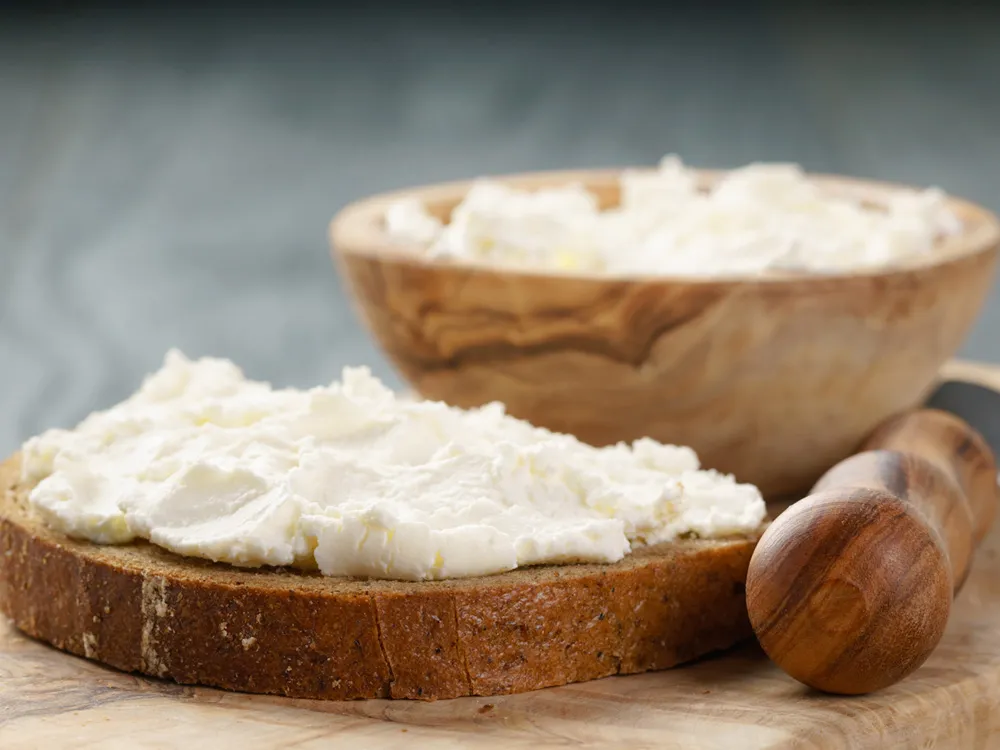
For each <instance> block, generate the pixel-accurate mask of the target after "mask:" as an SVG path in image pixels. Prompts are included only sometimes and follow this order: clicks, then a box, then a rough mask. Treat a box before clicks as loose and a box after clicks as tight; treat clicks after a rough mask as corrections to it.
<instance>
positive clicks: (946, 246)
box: [331, 171, 1000, 495]
mask: <svg viewBox="0 0 1000 750" xmlns="http://www.w3.org/2000/svg"><path fill="white" fill-rule="evenodd" d="M617 174H618V173H617V172H614V171H599V172H593V173H588V172H571V173H547V174H542V175H527V176H518V177H514V178H509V179H510V181H511V182H513V183H514V184H518V185H521V186H526V187H532V186H539V185H552V184H559V183H563V182H566V181H567V180H578V181H581V182H583V183H584V184H585V185H587V186H588V187H589V188H591V189H592V190H594V191H595V192H597V193H598V194H599V195H600V196H601V199H602V202H603V203H605V204H608V205H609V204H613V203H614V202H615V200H616V189H617ZM823 179H826V180H828V181H829V183H830V184H831V185H834V186H836V187H837V189H842V190H847V191H855V192H859V193H860V194H862V195H864V196H865V197H866V198H868V199H871V200H876V199H877V197H878V195H880V194H882V193H884V191H888V190H892V189H895V188H893V187H892V186H884V185H876V184H872V183H859V182H857V181H850V180H836V179H834V178H823ZM467 189H468V183H454V184H449V185H443V186H433V187H430V188H424V189H418V190H414V191H410V192H407V193H405V194H406V195H416V196H418V197H419V198H421V199H422V200H425V201H426V202H427V204H428V206H429V207H430V208H431V209H432V210H433V211H435V212H436V213H437V214H438V215H440V216H446V215H447V214H448V212H449V210H450V207H451V206H453V205H455V204H456V203H457V202H458V201H459V200H460V199H461V197H462V195H464V192H465V191H466V190H467ZM403 194H404V193H395V194H391V195H388V196H377V197H375V198H372V199H369V200H366V201H361V202H359V203H356V204H354V205H352V206H349V207H347V208H346V209H344V210H343V211H342V212H340V214H338V216H337V217H336V219H335V220H334V222H333V224H332V226H331V241H332V245H333V247H334V258H335V260H336V263H337V266H338V268H339V270H340V273H341V277H342V279H343V281H344V283H345V285H346V286H347V288H348V289H349V291H350V294H351V296H352V298H353V301H354V304H355V307H356V309H357V310H358V312H359V314H360V316H361V318H362V320H363V321H364V322H365V324H366V325H367V327H368V329H369V330H370V331H371V333H372V335H373V336H374V338H375V340H376V341H377V342H378V343H379V345H380V346H381V347H382V348H383V349H384V351H385V352H386V354H387V355H388V357H389V358H390V359H391V361H392V362H393V363H394V365H395V366H396V367H397V368H398V369H399V371H400V372H401V374H402V375H403V376H404V377H405V378H406V379H407V380H408V381H409V383H410V384H411V385H412V386H413V387H414V388H415V389H416V390H417V391H418V392H419V394H420V395H422V396H424V397H426V398H432V399H441V400H446V401H448V402H450V403H452V404H455V405H458V406H462V407H472V406H476V405H479V404H483V403H486V402H489V401H494V400H497V401H502V402H504V403H505V404H506V405H507V408H508V410H509V412H510V413H511V414H513V415H514V416H517V417H520V418H523V419H527V420H529V421H531V422H533V423H535V424H538V425H541V426H544V427H548V428H550V429H554V430H559V431H565V432H569V433H573V434H575V435H577V436H578V437H579V438H580V439H582V440H585V441H587V442H590V443H593V444H596V445H604V444H609V443H614V442H617V441H620V440H625V441H630V440H634V439H636V438H639V437H643V436H649V437H652V438H655V439H657V440H660V441H663V442H669V443H679V444H685V445H690V446H691V447H693V448H694V449H695V450H696V451H697V452H698V454H699V455H700V457H701V458H702V461H703V464H704V465H706V466H710V467H714V468H718V469H720V470H722V471H726V472H733V473H735V474H736V476H737V477H738V478H739V479H740V480H742V481H747V482H753V483H756V484H758V485H759V486H760V487H761V489H762V490H763V491H764V492H765V493H766V494H769V495H779V494H783V493H790V492H796V491H801V490H803V489H805V488H808V487H809V486H810V484H811V483H812V482H813V481H815V480H816V479H817V478H818V477H819V475H820V474H821V473H822V472H823V470H824V469H826V468H827V467H829V466H830V465H832V464H834V463H836V462H837V461H839V460H841V459H842V458H845V457H846V456H847V455H849V454H850V453H851V452H852V451H854V450H855V449H856V448H857V447H858V444H859V443H860V441H861V440H863V439H864V437H865V436H866V435H867V434H868V433H869V432H870V431H871V430H872V429H874V427H875V426H876V425H877V424H878V423H879V422H881V421H882V420H884V419H885V418H887V417H889V416H890V415H892V414H894V413H897V412H901V411H904V410H907V409H909V408H912V407H914V406H915V405H917V404H918V403H920V402H921V400H922V399H923V398H924V397H926V395H927V394H928V392H929V389H930V388H931V387H932V386H933V384H934V382H935V378H936V376H937V373H938V370H939V368H940V367H941V366H942V364H943V363H944V362H945V361H946V360H947V359H948V358H949V357H950V356H951V355H952V354H953V353H954V352H955V351H956V350H957V348H958V347H959V346H960V345H961V343H962V341H963V340H964V338H965V336H966V334H967V333H968V331H969V329H970V328H971V326H972V324H973V322H974V321H975V318H976V316H977V314H978V313H979V310H980V308H981V306H982V304H983V301H984V300H985V297H986V295H987V293H988V291H989V289H990V286H991V284H992V278H993V274H994V271H995V267H996V262H997V250H998V247H1000V225H998V222H997V220H996V218H995V217H994V216H993V215H992V214H990V213H988V212H986V211H984V210H982V209H980V208H978V207H976V206H974V205H971V204H969V203H967V202H964V201H961V200H957V199H955V200H953V202H952V205H953V207H954V209H955V210H956V211H957V212H958V213H959V215H960V216H961V217H962V218H963V220H964V221H965V222H966V224H967V231H966V232H965V233H963V234H962V235H960V236H957V237H954V238H950V239H949V240H947V241H945V242H943V243H942V247H941V248H940V251H939V252H938V253H937V254H935V255H934V257H933V259H921V260H919V261H916V262H913V263H911V264H910V265H908V266H905V267H901V268H896V269H893V270H883V271H875V270H872V271H865V272H859V273H854V274H840V275H794V274H783V275H779V274H774V275H771V276H764V277H759V278H753V279H748V278H742V279H741V278H708V279H705V278H680V277H634V278H612V277H602V276H599V275H594V274H576V275H569V274H565V273H552V274H545V273H539V272H527V271H511V270H499V269H495V268H489V267H484V266H476V265H472V264H467V263H454V262H442V261H431V260H427V259H424V258H422V257H421V256H420V255H419V253H417V252H414V249H413V248H403V247H399V246H397V245H394V244H393V243H392V242H391V241H390V240H389V238H388V237H387V236H386V233H385V231H384V228H383V226H382V216H383V215H384V211H385V207H386V205H388V202H389V201H390V200H393V199H394V198H398V197H400V196H401V195H403Z"/></svg>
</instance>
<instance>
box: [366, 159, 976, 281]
mask: <svg viewBox="0 0 1000 750" xmlns="http://www.w3.org/2000/svg"><path fill="white" fill-rule="evenodd" d="M620 186H621V202H620V205H619V206H616V207H614V208H610V209H607V210H601V208H600V206H599V205H598V202H597V200H596V199H595V197H594V195H592V194H591V193H590V192H588V191H587V190H586V189H584V188H583V187H582V186H581V185H576V184H570V185H564V186H561V187H554V188H546V189H539V190H534V191H528V190H518V189H514V188H511V187H509V186H506V185H504V184H501V183H500V182H498V181H493V180H489V179H481V180H478V181H476V182H475V183H474V184H473V186H472V187H471V189H470V190H469V191H468V193H467V194H466V196H465V198H464V199H463V200H462V201H461V202H460V203H459V204H458V205H457V206H456V207H455V209H454V210H453V211H452V214H451V216H450V219H449V221H448V223H443V222H441V221H440V220H439V219H437V218H436V217H434V216H432V215H431V214H430V213H429V212H428V211H427V210H426V208H425V207H424V206H423V205H422V204H421V203H420V202H419V201H418V200H416V199H415V198H409V199H404V200H400V201H398V202H395V203H394V204H392V205H391V206H390V208H389V210H388V211H387V214H386V217H385V220H386V229H387V231H388V233H389V236H390V237H391V238H392V239H393V240H394V241H398V242H400V243H406V244H409V245H412V246H414V247H418V248H420V249H421V250H422V251H423V252H424V253H426V254H427V255H428V256H430V257H434V258H442V259H444V258H454V259H459V260H466V261H476V262H484V263H488V264H494V265H501V266H520V267H526V268H539V269H544V270H552V271H576V270H583V271H588V272H598V273H608V274H618V275H627V274H654V275H656V274H660V275H682V276H692V275H695V276H698V275H718V274H755V273H760V272H764V271H768V270H786V271H788V270H792V271H809V272H835V271H843V270H850V269H856V268H866V267H881V266H888V265H893V264H896V263H898V262H900V261H903V260H906V259H908V258H913V257H916V256H920V255H925V254H927V253H930V252H932V251H933V249H934V247H935V245H936V243H937V242H938V241H939V240H940V239H941V238H942V237H944V236H947V235H949V234H953V233H955V232H958V231H960V230H961V222H960V220H959V219H958V218H957V217H956V216H955V215H954V213H953V212H952V211H951V210H950V208H949V206H948V204H947V200H946V196H945V195H944V193H943V192H942V191H940V190H938V189H927V190H922V191H908V190H900V191H898V192H894V193H892V194H891V195H889V196H888V198H887V199H886V202H885V205H882V206H872V205H867V204H865V203H864V202H862V201H861V200H859V199H856V198H852V197H849V196H847V195H844V194H841V193H839V192H838V193H834V192H833V191H831V190H830V189H829V188H824V187H823V186H821V185H820V184H819V183H818V182H817V181H815V180H811V179H809V177H808V175H806V174H805V173H804V172H803V171H802V169H801V168H800V167H799V166H798V165H795V164H765V163H755V164H750V165H747V166H745V167H742V168H740V169H736V170H733V171H731V172H729V173H728V174H726V175H725V176H724V177H723V178H722V179H721V180H720V181H719V182H718V183H717V184H716V185H714V186H713V187H712V188H711V189H708V190H701V189H699V187H698V185H697V182H696V177H695V173H694V172H693V171H692V170H689V169H687V168H685V167H684V165H683V164H682V163H681V161H680V160H679V159H678V158H677V157H676V156H667V157H665V158H664V159H663V160H662V161H661V163H660V165H659V168H658V169H656V170H651V171H639V170H626V171H624V172H623V173H622V176H621V179H620Z"/></svg>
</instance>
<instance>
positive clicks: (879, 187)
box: [327, 165, 1000, 284]
mask: <svg viewBox="0 0 1000 750" xmlns="http://www.w3.org/2000/svg"><path fill="white" fill-rule="evenodd" d="M626 171H629V172H638V173H654V172H655V171H656V167H651V166H648V165H646V166H622V167H603V168H594V169H559V170H539V171H526V172H508V173H499V174H483V175H481V176H478V177H473V178H466V179H459V180H446V181H441V182H433V183H424V184H420V185H415V186H410V187H403V188H397V189H393V190H387V191H381V192H378V193H374V194H371V195H368V196H366V197H364V198H360V199H357V200H354V201H351V202H350V203H347V204H346V205H344V206H343V207H342V208H340V209H339V210H338V211H337V212H336V214H335V215H334V217H333V219H332V220H331V221H330V223H329V226H328V236H327V239H328V241H329V243H330V249H331V252H332V253H333V255H334V257H335V258H337V257H338V256H359V257H369V258H372V257H374V258H378V259H379V260H382V261H386V262H393V263H399V264H403V265H411V266H418V267H421V268H427V269H438V270H442V271H444V270H454V271H460V272H464V273H477V272H478V273H501V274H503V275H504V276H508V277H520V278H525V279H528V278H531V279H544V280H556V279H560V280H567V281H577V282H580V281H601V282H645V283H650V282H661V283H662V282H674V283H683V284H719V283H727V282H728V283H733V282H738V283H744V284H745V283H753V284H758V283H759V284H788V283H803V282H807V281H835V280H838V279H853V278H878V277H888V276H896V275H899V274H902V273H907V272H914V271H918V270H926V269H933V268H938V267H941V266H946V265H949V264H951V263H954V262H957V261H960V260H963V259H967V258H970V257H973V256H977V255H980V254H987V253H990V252H996V251H997V250H1000V218H998V216H997V215H996V214H995V213H994V212H992V211H990V210H989V209H988V208H986V207H985V206H982V205H981V204H978V203H975V202H973V201H970V200H968V199H966V198H963V197H961V196H958V195H954V194H951V193H945V201H946V204H947V205H948V207H949V208H951V210H952V211H954V212H955V214H956V215H958V217H959V218H960V219H961V220H962V222H963V224H964V227H963V230H962V231H960V232H959V233H957V234H955V235H951V236H947V237H945V238H943V239H941V240H939V241H938V242H937V243H936V244H937V247H936V248H935V249H934V251H932V252H931V253H928V254H926V255H916V256H913V257H912V258H908V259H905V260H903V261H901V262H899V263H894V264H891V265H883V266H872V267H865V268H854V269H838V270H834V271H822V270H821V271H812V270H805V271H795V270H768V271H765V272H761V273H746V272H744V273H727V274H719V273H713V274H690V275H685V274H677V273H672V274H665V273H642V272H638V273H637V272H631V273H607V272H601V271H586V270H564V269H546V268H535V267H530V266H517V267H510V266H502V265H498V264H493V263H489V262H483V261H476V260H469V259H466V258H459V259H454V258H448V259H439V258H428V257H427V256H426V255H424V254H423V253H422V252H420V251H421V249H422V248H421V246H420V245H418V244H414V243H408V242H401V241H399V240H395V239H391V238H390V237H389V236H388V232H387V231H386V230H385V224H384V216H385V212H386V209H387V208H388V207H389V205H391V204H392V203H394V202H396V201H398V200H400V199H403V198H416V199H418V200H420V201H423V202H430V203H441V202H444V203H451V204H453V205H454V204H457V203H458V202H459V201H461V199H462V197H463V196H464V195H465V193H466V192H468V190H469V189H470V188H471V187H472V186H473V185H474V184H476V183H477V182H479V181H481V180H484V179H487V180H490V181H492V182H501V183H504V184H506V185H511V186H515V187H521V188H527V189H532V188H540V187H552V186H557V185H566V184H571V183H579V184H582V186H583V187H584V188H587V189H590V188H591V187H593V186H594V185H599V186H603V187H605V188H613V187H617V184H618V181H619V178H620V177H621V175H622V174H623V173H624V172H626ZM690 171H691V172H692V173H694V175H695V178H696V180H697V181H698V182H699V184H701V185H707V184H711V182H713V181H714V180H717V179H719V178H720V177H721V176H723V175H725V174H728V173H729V172H732V171H733V170H732V169H698V168H693V167H692V168H690ZM803 173H804V175H805V177H806V178H807V179H809V180H813V181H816V182H818V183H820V184H822V185H828V186H831V187H833V188H834V189H835V190H841V191H847V192H848V193H851V194H854V195H856V196H859V197H862V198H863V199H864V198H868V199H870V200H872V201H873V202H878V197H879V196H882V197H883V198H884V197H885V196H887V195H889V194H892V193H900V192H913V191H919V190H923V189H926V188H925V187H920V186H917V185H913V184H908V183H902V182H892V181H886V180H875V179H868V178H862V177H852V176H848V175H842V174H835V173H826V172H809V171H804V172H803Z"/></svg>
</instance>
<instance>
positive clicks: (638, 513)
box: [22, 351, 765, 580]
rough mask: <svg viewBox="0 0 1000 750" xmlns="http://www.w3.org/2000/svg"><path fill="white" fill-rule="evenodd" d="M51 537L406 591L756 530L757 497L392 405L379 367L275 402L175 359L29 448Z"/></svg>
mask: <svg viewBox="0 0 1000 750" xmlns="http://www.w3.org/2000/svg"><path fill="white" fill-rule="evenodd" d="M22 457H23V458H22V460H23V463H22V465H23V478H24V479H25V480H26V481H29V482H36V481H37V484H36V485H35V486H34V488H33V489H32V490H31V492H30V494H29V502H30V505H31V506H32V507H34V508H35V509H36V510H37V512H38V513H39V514H40V515H41V516H42V518H43V519H44V520H45V521H46V522H47V523H48V524H50V525H51V526H53V527H54V528H56V529H58V530H60V531H62V532H64V533H66V534H68V535H71V536H74V537H82V538H84V539H89V540H92V541H94V542H98V543H106V544H115V543H123V542H128V541H130V540H132V539H134V538H137V537H138V538H144V539H148V540H150V541H152V542H153V543H155V544H157V545H160V546H162V547H164V548H166V549H168V550H171V551H173V552H175V553H177V554H180V555H188V556H193V557H200V558H207V559H210V560H215V561H223V562H227V563H231V564H234V565H240V566H260V565H279V566H280V565H285V566H297V567H301V568H307V569H308V568H316V567H318V568H319V570H320V571H322V572H323V573H325V574H327V575H348V576H366V577H373V578H395V579H403V580H422V579H439V578H452V577H462V576H473V575H484V574H490V573H496V572H500V571H505V570H511V569H513V568H516V567H519V566H525V565H534V564H540V563H565V562H578V561H589V562H613V561H616V560H620V559H621V558H622V557H623V556H624V555H626V554H628V553H629V551H630V550H631V549H632V548H633V547H634V546H635V545H642V544H653V543H657V542H663V541H670V540H674V539H676V538H677V537H678V536H680V535H685V534H694V535H697V536H701V537H717V536H722V535H728V534H739V533H746V532H750V531H753V530H754V529H756V528H757V527H758V526H759V525H760V524H761V522H762V520H763V518H764V515H765V507H764V503H763V500H762V499H761V496H760V493H759V492H758V491H757V489H756V488H755V487H753V486H751V485H747V484H738V483H737V482H736V481H734V479H733V478H732V477H729V476H723V475H720V474H718V473H716V472H714V471H703V470H699V464H698V459H697V457H696V455H695V453H694V452H693V451H692V450H691V449H689V448H685V447H677V446H669V445H661V444H659V443H656V442H654V441H652V440H648V439H644V440H639V441H637V442H636V443H635V444H633V445H632V446H627V445H616V446H612V447H605V448H594V447H592V446H588V445H586V444H584V443H581V442H580V441H578V440H576V439H575V438H573V437H571V436H568V435H562V434H556V433H552V432H550V431H547V430H544V429H539V428H536V427H534V426H532V425H530V424H528V423H527V422H524V421H521V420H518V419H514V418H513V417H511V416H509V415H507V414H505V413H504V410H503V407H502V406H500V405H499V404H491V405H488V406H485V407H482V408H479V409H471V410H462V409H458V408H454V407H450V406H448V405H446V404H443V403H438V402H419V401H409V400H406V399H397V398H396V397H395V395H394V394H393V393H392V392H391V391H390V390H388V389H387V388H385V387H384V386H383V385H382V384H381V383H380V382H379V381H378V380H377V379H376V378H374V377H373V376H372V375H371V374H370V373H369V371H368V370H367V369H365V368H346V369H345V370H344V371H343V376H342V380H341V381H340V382H334V383H333V384H331V385H330V386H328V387H319V388H313V389H310V390H295V389H272V388H271V386H270V385H269V384H267V383H261V382H254V381H250V380H247V379H246V378H245V377H244V376H243V373H242V372H241V371H240V370H239V368H237V367H236V366H235V365H234V364H233V363H231V362H229V361H226V360H221V359H213V358H205V359H200V360H196V361H191V360H189V359H187V358H186V357H184V356H183V355H182V354H181V353H179V352H177V351H171V352H169V353H168V354H167V356H166V359H165V361H164V364H163V367H162V369H160V370H159V371H158V372H157V373H155V374H153V375H151V376H149V377H148V378H146V380H145V381H144V383H143V385H142V387H141V388H140V389H139V390H138V391H137V392H136V393H135V394H134V395H133V396H131V397H130V398H128V399H127V400H125V401H123V402H122V403H120V404H118V405H116V406H114V407H112V408H110V409H108V410H107V411H101V412H95V413H94V414H92V415H90V416H89V417H87V419H85V420H84V421H83V422H82V423H80V424H79V425H78V426H77V427H76V428H75V429H73V430H63V429H55V430H50V431H48V432H46V433H44V434H42V435H40V436H38V437H35V438H32V439H31V440H28V441H27V442H26V443H25V445H24V446H23V452H22Z"/></svg>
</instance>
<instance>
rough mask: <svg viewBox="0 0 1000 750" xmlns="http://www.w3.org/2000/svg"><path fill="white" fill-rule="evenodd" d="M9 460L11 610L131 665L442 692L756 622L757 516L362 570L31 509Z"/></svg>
mask: <svg viewBox="0 0 1000 750" xmlns="http://www.w3.org/2000/svg"><path fill="white" fill-rule="evenodd" d="M19 470H20V459H19V457H18V456H17V455H15V456H13V457H11V458H10V459H8V460H7V461H5V462H4V463H3V464H0V489H2V495H0V611H3V612H4V613H5V614H6V615H7V616H8V617H9V618H10V619H11V620H12V621H13V623H14V625H15V626H16V627H17V628H18V629H19V630H21V631H23V632H24V633H26V634H27V635H29V636H32V637H34V638H37V639H39V640H41V641H44V642H46V643H49V644H51V645H53V646H55V647H56V648H59V649H62V650H64V651H67V652H70V653H73V654H77V655H79V656H83V657H86V658H88V659H91V660H94V661H97V662H101V663H104V664H106V665H109V666H111V667H114V668H116V669H119V670H123V671H126V672H138V673H142V674H145V675H149V676H153V677H160V678H165V679H171V680H174V681H176V682H178V683H182V684H198V685H206V686H212V687H219V688H224V689H229V690H235V691H240V692H248V693H263V694H275V695H285V696H290V697H297V698H319V699H333V700H346V699H363V698H396V699H418V700H437V699H444V698H455V697H460V696H469V695H476V696H490V695H500V694H508V693H520V692H526V691H530V690H536V689H540V688H544V687H552V686H557V685H565V684H570V683H576V682H583V681H588V680H593V679H597V678H601V677H607V676H611V675H616V674H632V673H638V672H645V671H650V670H661V669H667V668H670V667H674V666H677V665H679V664H682V663H685V662H688V661H691V660H693V659H696V658H698V657H701V656H704V655H705V654H708V653H710V652H713V651H717V650H721V649H725V648H728V647H730V646H732V645H734V644H736V643H738V642H740V641H742V640H744V639H745V638H747V637H749V636H750V635H751V633H752V631H751V628H750V624H749V620H748V617H747V612H746V604H745V582H746V573H747V568H748V565H749V562H750V557H751V555H752V553H753V549H754V546H755V544H756V542H757V539H758V538H759V534H755V535H752V536H749V537H741V538H732V539H725V540H684V541H680V542H677V543H674V544H667V545H660V546H658V547H651V548H645V549H642V550H638V551H636V552H634V553H632V554H630V555H628V556H627V557H626V558H625V559H624V560H622V561H621V562H618V563H614V564H609V565H591V564H586V565H564V566H540V567H531V568H524V569H520V570H515V571H511V572H509V573H503V574H499V575H493V576H486V577H481V578H472V579H454V580H448V581H436V582H421V583H407V582H396V581H356V580H347V579H337V578H329V577H324V576H322V575H319V574H310V573H302V572H300V571H293V570H275V569H260V570H247V569H240V568H235V567H232V566H228V565H224V564H213V563H210V562H206V561H202V560H193V559H191V558H183V557H180V556H177V555H173V554H171V553H169V552H167V551H166V550H163V549H161V548H159V547H156V546H155V545H151V544H147V543H136V544H130V545H123V546H110V545H96V544H91V543H89V542H85V541H78V540H74V539H70V538H68V537H66V536H64V535H62V534H59V533H56V532H54V531H52V530H51V529H49V528H48V527H47V526H45V525H44V524H43V523H41V521H39V520H38V519H37V518H36V517H34V515H33V513H32V512H31V511H30V510H29V509H28V507H27V504H26V502H25V495H26V490H25V488H23V487H21V486H20V485H19V482H18V477H19Z"/></svg>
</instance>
